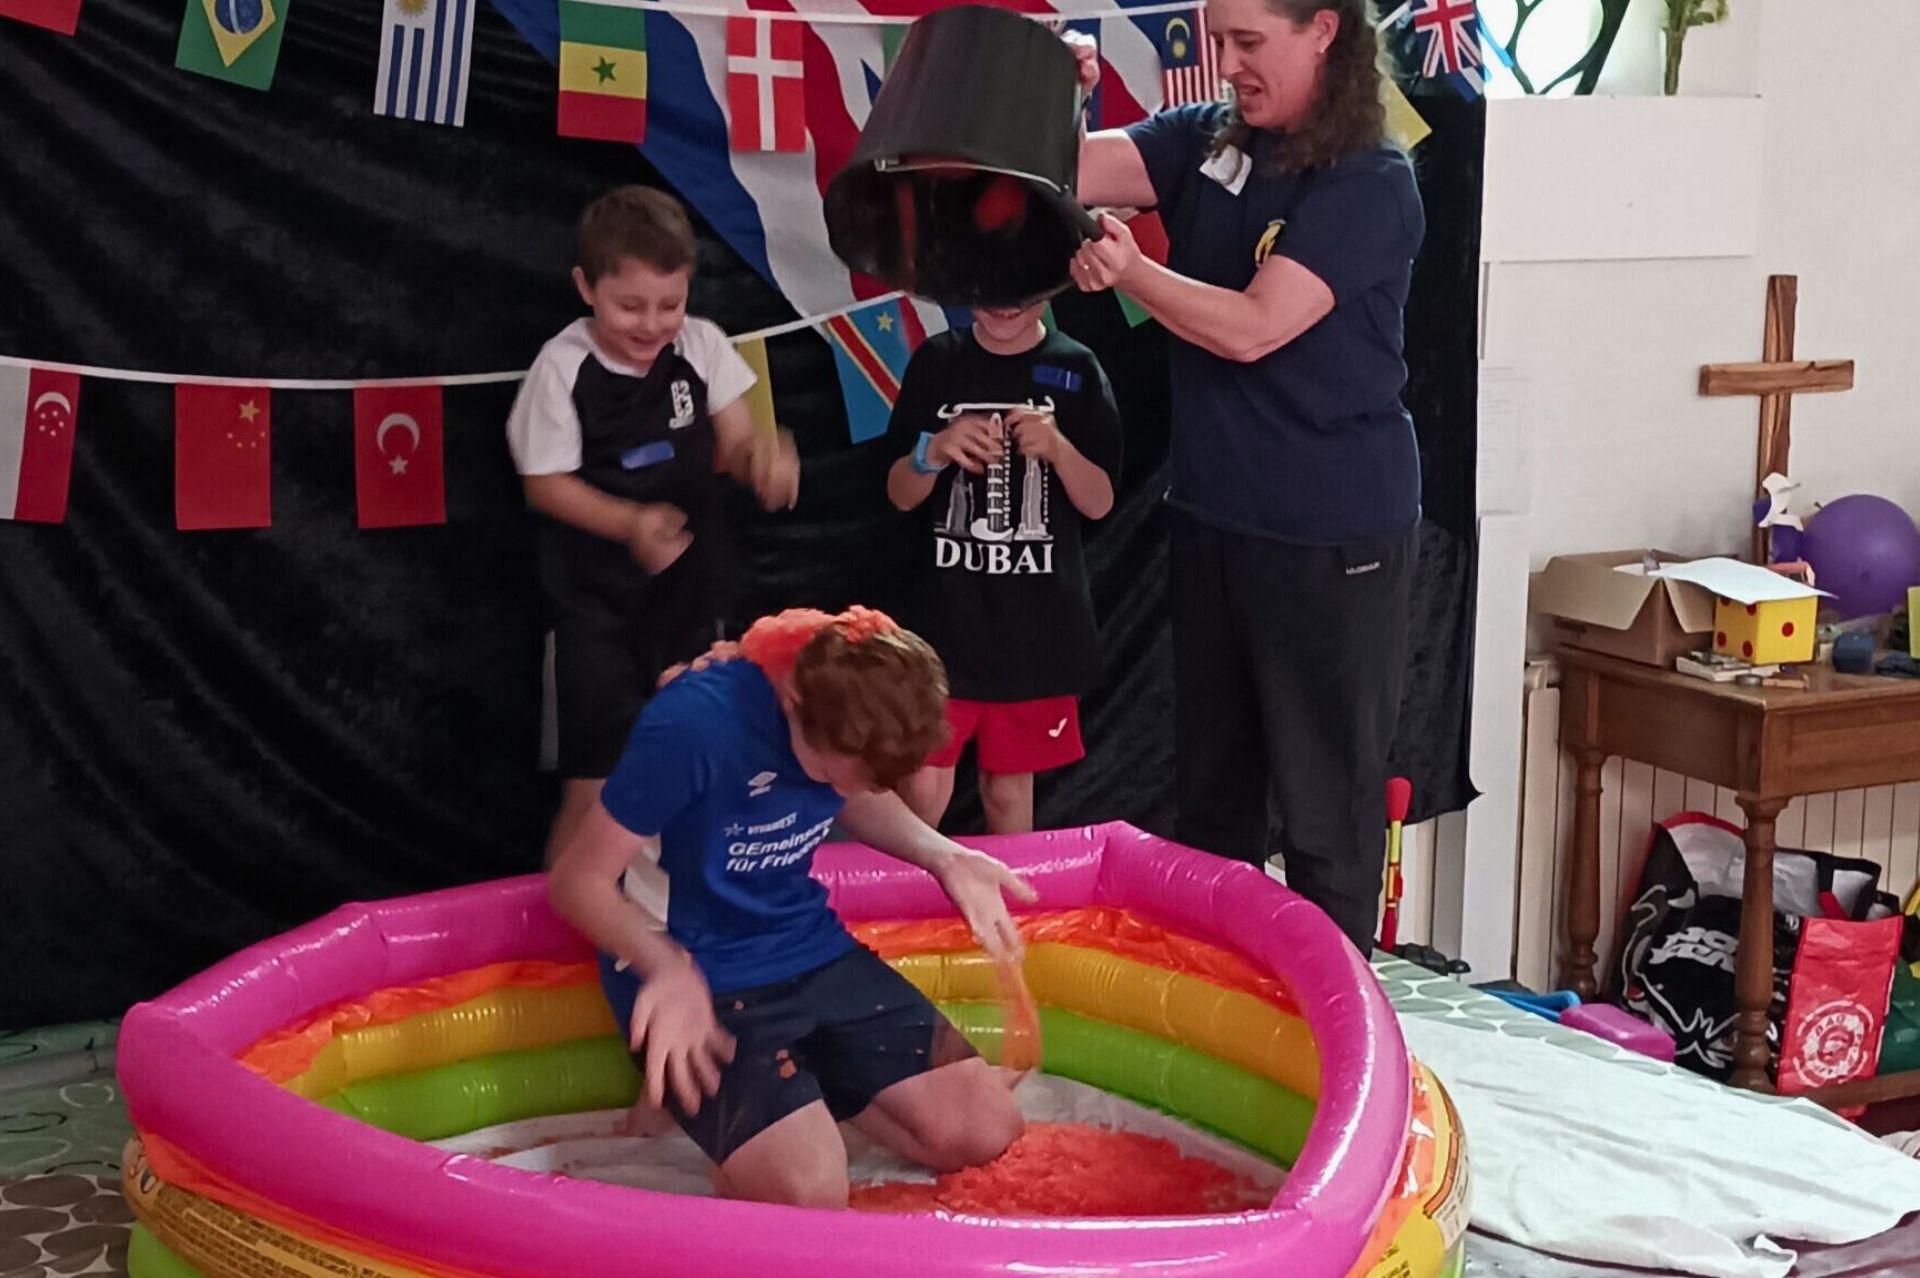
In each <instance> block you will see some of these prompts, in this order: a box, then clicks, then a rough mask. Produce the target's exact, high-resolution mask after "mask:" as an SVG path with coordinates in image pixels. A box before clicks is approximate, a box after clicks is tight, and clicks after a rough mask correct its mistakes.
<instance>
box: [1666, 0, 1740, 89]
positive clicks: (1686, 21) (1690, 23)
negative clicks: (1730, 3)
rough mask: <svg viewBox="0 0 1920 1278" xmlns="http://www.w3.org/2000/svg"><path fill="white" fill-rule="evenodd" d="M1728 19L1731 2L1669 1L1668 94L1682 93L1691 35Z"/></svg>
mask: <svg viewBox="0 0 1920 1278" xmlns="http://www.w3.org/2000/svg"><path fill="white" fill-rule="evenodd" d="M1726 16H1727V0H1667V26H1666V31H1667V93H1668V94H1669V95H1672V94H1675V93H1678V92H1680V54H1681V51H1682V50H1683V49H1685V48H1686V45H1687V32H1689V31H1691V30H1693V28H1695V27H1704V26H1709V25H1711V24H1712V23H1715V22H1720V21H1723V20H1724V19H1725V18H1726Z"/></svg>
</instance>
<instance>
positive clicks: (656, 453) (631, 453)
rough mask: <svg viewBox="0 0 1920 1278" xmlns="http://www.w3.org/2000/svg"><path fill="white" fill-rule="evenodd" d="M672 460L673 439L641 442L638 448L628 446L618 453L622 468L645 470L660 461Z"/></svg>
mask: <svg viewBox="0 0 1920 1278" xmlns="http://www.w3.org/2000/svg"><path fill="white" fill-rule="evenodd" d="M672 460H673V441H672V440H670V439H657V440H655V441H654V442H653V443H651V444H642V445H640V446H639V447H638V448H629V449H628V450H627V451H626V452H624V453H621V454H620V467H621V469H623V470H645V469H646V468H647V467H649V466H658V465H659V464H660V463H661V462H670V461H672Z"/></svg>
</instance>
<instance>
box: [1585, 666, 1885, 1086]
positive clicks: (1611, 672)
mask: <svg viewBox="0 0 1920 1278" xmlns="http://www.w3.org/2000/svg"><path fill="white" fill-rule="evenodd" d="M1557 655H1558V657H1559V661H1560V669H1561V676H1560V740H1561V744H1562V745H1563V746H1565V747H1566V749H1567V750H1568V751H1569V752H1571V753H1572V755H1573V757H1574V761H1575V763H1576V765H1577V768H1578V773H1577V777H1578V779H1577V782H1576V788H1575V801H1574V810H1573V812H1574V815H1573V848H1572V857H1571V860H1572V865H1571V867H1570V869H1571V874H1570V875H1569V881H1568V887H1567V913H1566V946H1565V949H1564V950H1563V952H1562V958H1561V984H1562V985H1563V986H1565V987H1567V988H1570V989H1573V990H1576V991H1578V992H1579V994H1580V996H1581V997H1582V998H1591V997H1593V996H1594V995H1595V994H1596V993H1598V982H1597V980H1596V979H1595V971H1594V968H1595V963H1596V956H1595V954H1594V941H1595V939H1596V938H1597V937H1598V936H1599V933H1600V788H1601V787H1600V770H1601V768H1602V766H1604V765H1605V763H1606V761H1607V759H1608V758H1609V757H1611V756H1613V755H1619V756H1621V757H1622V758H1626V759H1633V760H1636V761H1638V762H1640V763H1647V764H1652V765H1653V766H1654V767H1656V768H1664V769H1666V770H1667V771H1669V772H1677V773H1680V774H1681V775H1683V776H1688V777H1695V778H1697V779H1699V780H1701V781H1707V782H1710V783H1712V784H1714V785H1717V786H1723V787H1725V788H1726V789H1729V790H1732V791H1733V792H1734V794H1735V795H1736V796H1737V797H1738V800H1739V804H1740V808H1741V810H1742V811H1743V812H1745V813H1746V817H1747V829H1746V836H1745V837H1746V845H1747V862H1746V881H1745V887H1744V889H1743V891H1742V897H1741V915H1740V946H1739V954H1738V957H1737V959H1736V962H1735V976H1734V992H1735V999H1736V1002H1737V1005H1738V1008H1739V1015H1738V1019H1737V1020H1736V1022H1735V1034H1736V1038H1735V1046H1734V1054H1733V1065H1734V1069H1733V1084H1734V1086H1736V1087H1745V1088H1750V1089H1752V1090H1754V1091H1768V1090H1771V1086H1772V1085H1771V1083H1769V1081H1768V1079H1767V1006H1768V1003H1769V1002H1770V1001H1771V1000H1772V997H1773V851H1774V833H1773V827H1774V820H1775V818H1777V817H1778V816H1779V815H1780V810H1781V809H1782V808H1784V807H1786V806H1787V803H1788V801H1789V800H1791V799H1793V798H1794V797H1796V796H1798V795H1804V794H1825V793H1827V792H1829V791H1833V790H1853V789H1861V788H1865V787H1868V786H1878V785H1897V784H1899V783H1901V782H1904V781H1916V780H1920V680H1915V679H1880V678H1874V677H1871V676H1863V675H1840V674H1835V673H1834V672H1833V671H1831V670H1828V669H1825V668H1811V669H1810V670H1809V674H1810V676H1811V679H1810V686H1809V687H1808V688H1807V689H1806V690H1805V691H1800V690H1798V689H1782V688H1750V687H1741V686H1739V685H1737V684H1725V683H1709V682H1707V681H1706V680H1703V679H1694V678H1691V677H1689V676H1687V675H1682V674H1676V673H1674V672H1672V671H1669V670H1660V669H1657V668H1655V667H1653V666H1645V665H1638V664H1635V663H1633V662H1630V661H1621V660H1618V659H1616V658H1613V657H1604V656H1600V655H1599V654H1597V653H1590V652H1583V651H1581V650H1579V649H1576V648H1563V649H1561V650H1560V652H1559V653H1558V654H1557ZM1812 1095H1813V1096H1814V1098H1815V1099H1816V1100H1819V1101H1820V1102H1821V1103H1822V1104H1827V1105H1833V1106H1843V1105H1857V1104H1864V1103H1869V1102H1872V1101H1876V1100H1886V1099H1890V1098H1892V1097H1896V1096H1913V1095H1920V1071H1913V1072H1911V1073H1906V1074H1893V1075H1888V1076H1886V1077H1883V1078H1876V1079H1869V1080H1866V1081H1863V1082H1859V1083H1849V1084H1845V1085H1843V1086H1840V1087H1836V1088H1827V1089H1824V1090H1822V1091H1818V1092H1815V1093H1812Z"/></svg>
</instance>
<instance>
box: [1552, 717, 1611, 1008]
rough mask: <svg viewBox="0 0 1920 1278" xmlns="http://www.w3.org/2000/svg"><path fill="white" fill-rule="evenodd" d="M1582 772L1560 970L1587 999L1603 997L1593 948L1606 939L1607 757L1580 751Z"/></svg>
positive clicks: (1565, 983)
mask: <svg viewBox="0 0 1920 1278" xmlns="http://www.w3.org/2000/svg"><path fill="white" fill-rule="evenodd" d="M1573 758H1574V762H1575V764H1576V767H1577V773H1576V777H1575V781H1574V797H1573V847H1572V848H1571V849H1570V851H1571V853H1572V856H1571V857H1570V861H1571V864H1570V865H1569V866H1568V867H1567V953H1566V958H1565V959H1564V961H1563V963H1562V965H1561V968H1560V985H1561V987H1562V988H1563V989H1570V990H1572V991H1573V992H1574V993H1576V994H1578V995H1579V996H1580V997H1581V998H1583V999H1592V998H1594V997H1595V996H1596V995H1598V994H1599V992H1600V984H1599V981H1598V980H1597V979H1596V976H1595V972H1594V968H1595V966H1596V964H1597V963H1598V962H1599V959H1598V956H1596V955H1595V954H1594V951H1593V943H1594V941H1595V939H1596V938H1598V937H1599V935H1600V769H1601V768H1602V767H1604V766H1605V764H1606V761H1607V756H1606V754H1605V753H1603V752H1602V751H1600V750H1596V749H1593V748H1591V747H1587V746H1580V747H1575V748H1574V750H1573Z"/></svg>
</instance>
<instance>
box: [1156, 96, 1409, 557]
mask: <svg viewBox="0 0 1920 1278" xmlns="http://www.w3.org/2000/svg"><path fill="white" fill-rule="evenodd" d="M1226 110H1227V108H1226V107H1225V106H1223V105H1220V104H1217V103H1208V104H1198V105H1193V106H1185V107H1180V108H1177V109H1175V110H1172V111H1163V112H1161V113H1160V114H1158V115H1155V116H1152V117H1150V118H1148V119H1146V120H1142V121H1141V122H1140V123H1138V124H1135V125H1133V126H1132V127H1131V128H1129V129H1128V130H1127V135H1128V136H1129V137H1130V138H1132V139H1133V143H1134V145H1135V146H1136V147H1138V148H1139V151H1140V156H1141V158H1142V159H1143V160H1145V161H1146V166H1147V175H1148V177H1149V178H1151V179H1152V181H1153V189H1154V194H1155V196H1156V198H1157V200H1158V207H1159V210H1160V215H1161V219H1162V221H1163V222H1164V223H1165V224H1166V229H1167V240H1168V244H1169V249H1170V253H1169V258H1168V262H1167V264H1168V266H1170V267H1171V268H1172V269H1173V270H1175V271H1177V272H1178V273H1180V274H1181V275H1185V276H1188V277H1189V278H1192V279H1197V280H1202V281H1204V282H1206V283H1208V284H1216V285H1219V286H1220V287H1222V288H1230V289H1234V290H1241V289H1245V288H1246V287H1247V285H1249V284H1250V283H1252V282H1253V276H1254V272H1255V271H1256V270H1258V269H1259V266H1260V264H1261V263H1262V262H1264V261H1265V260H1266V258H1267V256H1268V255H1269V254H1270V253H1278V254H1280V255H1281V256H1283V257H1289V258H1292V259H1293V260H1294V261H1296V262H1298V263H1300V265H1302V266H1304V267H1305V268H1306V269H1307V270H1309V271H1312V272H1313V273H1314V274H1315V275H1317V276H1319V277H1320V279H1321V280H1323V281H1324V282H1325V283H1326V285H1327V287H1328V288H1329V289H1331V290H1332V291H1333V303H1334V304H1333V310H1332V311H1331V312H1330V313H1329V314H1328V315H1327V316H1326V318H1324V319H1322V320H1321V321H1320V322H1319V323H1318V324H1316V325H1314V326H1313V327H1312V328H1310V329H1308V330H1307V331H1306V332H1305V333H1302V334H1301V335H1300V336H1299V337H1297V338H1295V339H1294V340H1293V341H1291V342H1289V343H1288V344H1287V345H1285V346H1283V347H1281V348H1280V349H1279V350H1276V351H1274V352H1272V353H1271V354H1269V355H1267V356H1265V357H1264V358H1262V359H1259V360H1255V361H1254V362H1252V363H1249V364H1240V363H1235V362H1234V361H1232V360H1228V359H1222V358H1221V357H1219V356H1217V355H1213V354H1210V353H1208V352H1207V351H1204V350H1202V349H1201V348H1200V347H1198V346H1195V345H1193V344H1192V343H1190V342H1185V341H1181V340H1179V339H1177V338H1176V339H1175V340H1174V341H1173V343H1172V348H1173V349H1172V381H1173V423H1172V443H1171V452H1172V468H1173V483H1172V488H1171V490H1170V491H1169V493H1168V499H1169V500H1170V501H1172V502H1173V503H1174V504H1175V505H1176V506H1178V507H1180V508H1181V509H1183V510H1186V511H1188V512H1189V513H1191V514H1192V515H1193V516H1194V517H1195V518H1196V519H1199V520H1201V521H1202V522H1205V523H1208V524H1211V525H1213V526H1215V527H1219V528H1224V529H1228V530H1230V531H1236V532H1245V533H1253V534H1255V535H1258V536H1263V537H1268V538H1273V539H1276V540H1280V541H1288V542H1297V543H1302V544H1308V545H1347V544H1352V543H1355V542H1363V541H1370V540H1375V539H1384V538H1387V537H1391V536H1397V535H1401V534H1404V533H1406V532H1408V531H1410V530H1411V529H1412V528H1413V527H1414V525H1415V524H1417V523H1418V522H1419V520H1420V454H1419V450H1418V448H1417V447H1416V446H1415V443H1414V435H1413V420H1412V418H1410V417H1409V416H1408V415H1407V410H1406V408H1405V407H1404V406H1403V405H1402V404H1401V402H1400V392H1401V390H1402V389H1403V388H1404V387H1405V386H1406V381H1407V366H1406V361H1405V359H1404V358H1403V353H1402V352H1403V349H1404V346H1405V342H1404V323H1403V311H1404V308H1405V306H1406V302H1407V287H1408V284H1409V282H1410V281H1411V279H1412V275H1413V259H1414V256H1415V255H1416V254H1417V253H1418V252H1419V250H1420V241H1421V239H1422V238H1423V237H1424V236H1425V234H1426V214H1425V211H1424V210H1423V209H1422V207H1421V204H1420V191H1419V187H1418V186H1417V185H1416V184H1415V182H1414V177H1413V168H1412V166H1411V165H1410V164H1408V162H1407V158H1406V156H1405V155H1404V154H1402V153H1401V152H1400V151H1399V149H1398V148H1396V147H1392V146H1389V145H1382V146H1380V147H1378V148H1376V149H1372V150H1367V151H1356V152H1351V153H1349V154H1347V155H1345V156H1343V157H1341V158H1340V159H1339V160H1338V161H1337V162H1335V163H1334V164H1332V165H1330V166H1329V167H1327V168H1325V169H1321V170H1316V171H1314V172H1311V173H1308V174H1305V175H1301V174H1297V173H1281V172H1277V171H1275V170H1274V169H1273V168H1272V167H1271V166H1270V165H1269V164H1268V163H1267V162H1266V158H1267V157H1266V155H1265V153H1264V152H1265V148H1267V147H1270V146H1272V145H1273V144H1274V143H1275V142H1276V141H1277V135H1275V134H1270V133H1264V132H1261V131H1258V130H1256V131H1255V133H1254V139H1255V141H1254V144H1253V145H1254V148H1255V151H1256V154H1255V156H1254V157H1253V164H1252V168H1251V171H1250V172H1249V173H1248V174H1247V177H1246V183H1245V185H1244V186H1243V187H1241V189H1240V192H1239V193H1238V194H1235V193H1234V192H1233V191H1232V190H1230V189H1229V188H1228V187H1227V186H1225V185H1223V184H1222V183H1220V182H1218V181H1215V180H1214V179H1213V178H1211V177H1209V176H1208V175H1207V174H1205V173H1202V172H1201V171H1200V166H1201V165H1202V164H1203V163H1205V162H1206V160H1207V156H1208V152H1209V150H1210V149H1211V147H1212V144H1213V135H1214V133H1215V132H1216V130H1217V129H1218V128H1219V125H1220V123H1221V120H1222V119H1223V117H1224V115H1225V112H1226Z"/></svg>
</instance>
